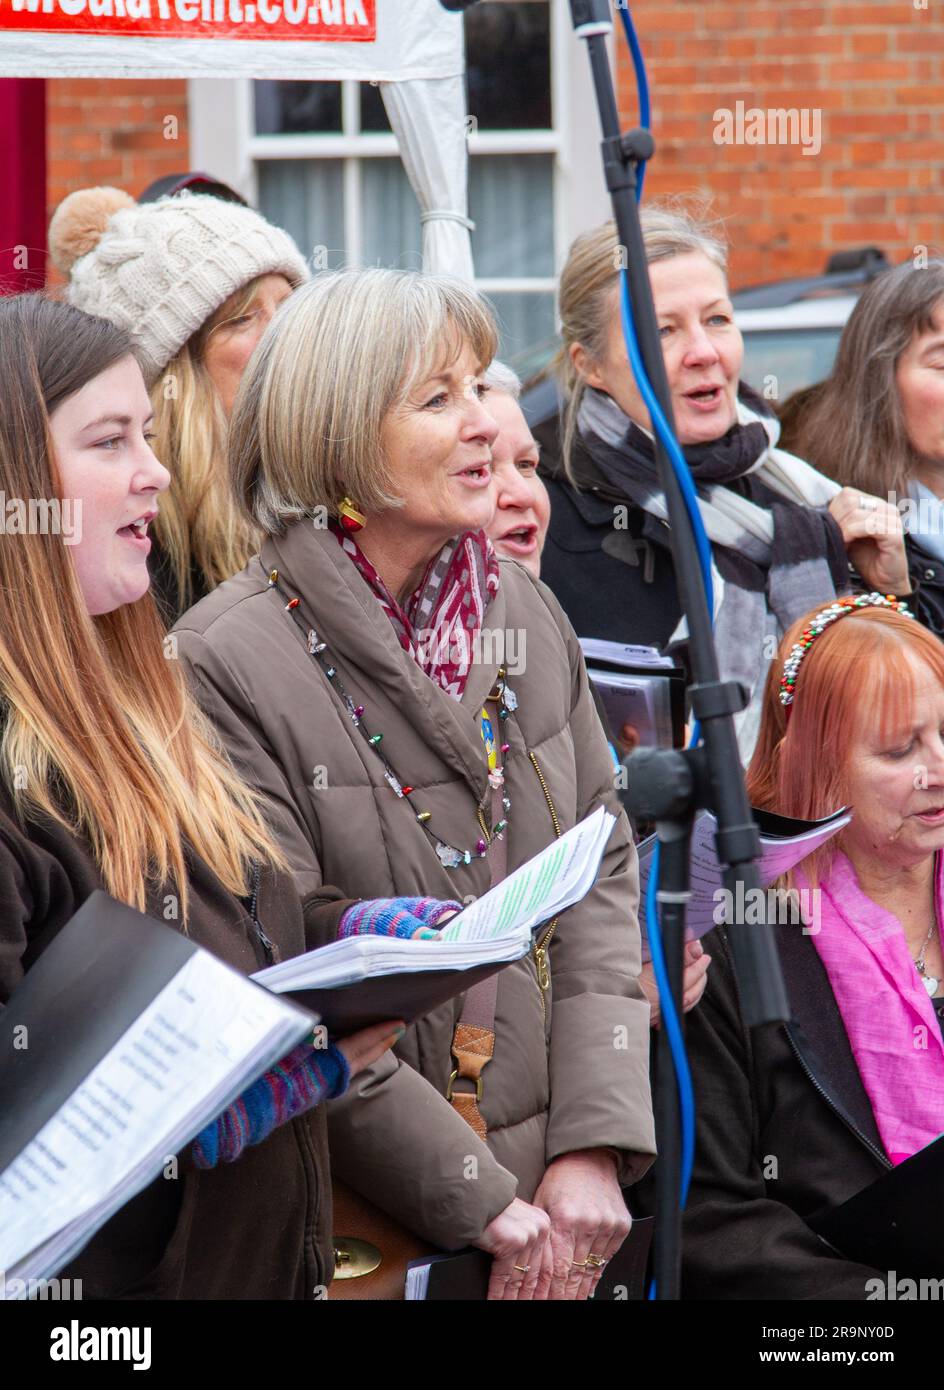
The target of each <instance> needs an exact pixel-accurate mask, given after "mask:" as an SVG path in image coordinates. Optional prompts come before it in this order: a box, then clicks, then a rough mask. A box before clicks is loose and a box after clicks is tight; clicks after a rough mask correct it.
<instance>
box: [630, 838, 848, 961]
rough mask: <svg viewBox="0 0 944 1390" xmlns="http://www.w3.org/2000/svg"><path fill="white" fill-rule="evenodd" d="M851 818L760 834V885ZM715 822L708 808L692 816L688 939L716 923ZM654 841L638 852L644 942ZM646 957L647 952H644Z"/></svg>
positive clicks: (718, 881) (718, 884) (718, 869)
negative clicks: (784, 835)
mask: <svg viewBox="0 0 944 1390" xmlns="http://www.w3.org/2000/svg"><path fill="white" fill-rule="evenodd" d="M851 820H852V816H851V815H847V816H841V817H840V818H839V819H838V820H836V821H832V822H831V823H830V824H829V825H827V826H820V827H817V828H814V829H812V830H805V831H804V832H803V833H802V834H801V835H794V836H791V837H790V838H788V839H782V840H774V839H768V838H767V837H766V836H764V835H762V836H761V837H760V843H761V857H760V859H759V860H758V863H757V869H758V873H759V875H760V886H761V887H762V888H768V887H769V886H770V884H771V883H773V881H774V879H777V878H779V877H780V876H781V874H785V873H787V872H788V871H789V870H790V869H792V868H793V867H794V866H795V865H797V864H799V863H800V861H801V860H802V859H805V858H806V856H807V855H808V854H812V853H813V851H814V850H815V849H818V848H819V847H820V845H824V844H825V843H826V842H827V840H831V839H832V837H833V836H834V835H835V834H836V833H837V832H838V831H840V830H842V829H843V827H844V826H846V825H848V824H849V822H850V821H851ZM717 829H718V823H717V821H716V820H715V818H714V816H713V815H711V813H710V812H708V811H702V812H701V814H700V815H699V816H697V817H696V820H695V825H694V828H693V831H692V853H691V860H690V869H689V872H690V876H691V890H692V897H691V901H690V902H689V904H688V907H687V910H686V914H685V925H686V936H687V937H688V939H689V940H692V939H693V938H698V937H701V936H704V935H705V933H706V932H709V931H711V929H712V927H715V926H717V925H718V923H717V922H716V921H715V911H716V908H717V906H718V902H719V900H718V899H716V897H715V894H716V893H717V891H718V889H719V888H721V887H722V886H723V885H722V881H721V866H720V864H719V863H718V856H717V854H716V853H715V834H716V833H717ZM654 847H655V846H654V843H653V844H650V845H648V846H647V847H646V848H645V849H644V850H642V851H641V852H640V856H639V885H640V886H639V926H640V930H641V931H642V934H643V940H644V942H645V941H646V940H647V931H646V928H647V923H646V890H647V888H648V885H649V872H650V869H651V867H652V854H653V849H654ZM647 959H648V956H647Z"/></svg>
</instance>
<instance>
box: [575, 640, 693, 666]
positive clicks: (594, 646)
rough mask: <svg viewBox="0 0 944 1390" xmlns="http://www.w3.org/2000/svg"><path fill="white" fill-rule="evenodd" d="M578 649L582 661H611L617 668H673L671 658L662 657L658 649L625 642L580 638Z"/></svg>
mask: <svg viewBox="0 0 944 1390" xmlns="http://www.w3.org/2000/svg"><path fill="white" fill-rule="evenodd" d="M580 649H581V651H582V652H583V655H584V660H585V661H586V662H587V663H588V664H589V662H591V661H612V662H613V664H614V665H618V666H674V664H675V663H674V662H673V660H672V658H671V657H669V656H663V655H662V653H661V652H660V651H659V648H658V647H637V646H633V645H631V644H629V643H625V642H606V641H604V640H603V638H600V637H581V638H580Z"/></svg>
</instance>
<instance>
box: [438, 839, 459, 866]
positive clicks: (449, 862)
mask: <svg viewBox="0 0 944 1390" xmlns="http://www.w3.org/2000/svg"><path fill="white" fill-rule="evenodd" d="M436 853H437V854H438V855H439V860H440V863H441V864H442V865H443V867H444V868H446V869H458V867H459V865H460V864H461V863H462V862H463V856H462V854H461V853H460V852H459V850H457V849H453V847H452V845H444V844H443V842H442V840H440V841H439V842H438V844H437V845H436Z"/></svg>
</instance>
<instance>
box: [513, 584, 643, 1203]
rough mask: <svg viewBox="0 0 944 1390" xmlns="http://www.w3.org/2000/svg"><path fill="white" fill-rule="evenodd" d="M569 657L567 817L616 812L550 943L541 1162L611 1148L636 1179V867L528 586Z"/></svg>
mask: <svg viewBox="0 0 944 1390" xmlns="http://www.w3.org/2000/svg"><path fill="white" fill-rule="evenodd" d="M538 588H539V591H540V593H541V596H542V598H543V599H544V601H545V603H547V606H548V608H549V609H550V611H551V613H552V615H553V617H554V618H555V621H556V622H557V623H558V625H559V627H560V628H561V632H562V634H563V636H564V640H565V643H566V646H567V651H568V655H569V659H570V669H571V688H572V704H571V712H570V730H571V734H572V736H573V744H574V756H575V761H576V768H577V817H578V819H581V818H583V817H584V816H588V815H589V814H590V813H591V812H592V811H594V810H596V808H597V807H598V806H600V805H604V806H605V807H606V808H607V810H608V811H610V812H612V813H613V814H614V815H615V816H616V817H617V821H616V825H615V826H614V827H613V833H612V835H611V837H610V841H609V844H608V845H607V848H606V852H605V854H604V857H603V862H602V864H601V866H600V873H599V876H598V878H597V882H596V883H595V884H594V886H593V888H591V890H590V892H589V893H588V894H587V896H586V897H585V898H584V899H583V901H582V902H580V903H578V904H577V905H576V906H575V907H573V908H571V909H570V911H569V912H567V913H565V914H564V916H563V917H562V918H561V921H560V923H559V925H558V928H557V931H556V933H555V935H554V937H553V938H552V941H551V949H550V957H551V979H552V980H553V991H554V995H553V1012H552V1015H551V1019H552V1022H551V1048H550V1079H551V1106H550V1116H549V1124H548V1131H547V1154H546V1157H547V1161H548V1163H550V1162H551V1160H552V1159H554V1158H557V1157H558V1156H559V1155H561V1154H565V1153H570V1152H572V1151H574V1150H576V1149H589V1148H612V1149H615V1150H617V1151H618V1152H619V1153H620V1155H621V1160H622V1161H621V1163H620V1172H619V1177H620V1182H621V1183H622V1184H623V1186H628V1185H629V1184H630V1183H633V1182H636V1181H638V1179H639V1178H640V1177H641V1176H642V1174H643V1173H645V1171H646V1169H647V1168H648V1167H649V1166H650V1164H651V1163H652V1160H653V1157H654V1155H655V1130H654V1125H653V1118H652V1101H651V1098H650V1090H649V1032H650V1030H649V1004H648V1002H647V1000H646V998H645V996H644V995H643V992H642V989H641V988H640V985H639V979H638V977H639V971H640V968H641V952H640V935H639V921H638V916H637V908H638V904H639V868H638V861H637V857H636V849H635V846H634V845H633V840H632V834H631V832H630V828H629V822H628V820H627V818H626V815H625V812H624V811H623V810H622V807H621V806H620V804H619V799H618V797H617V794H616V790H615V787H614V782H613V760H612V757H611V756H610V751H609V748H608V747H607V742H606V735H605V734H604V732H603V729H602V727H601V725H600V719H599V716H598V714H597V711H596V707H595V705H594V703H593V697H592V695H591V693H590V686H589V680H588V677H587V672H586V667H585V666H584V661H583V655H582V653H581V650H580V644H579V643H578V641H577V638H576V637H575V636H574V632H573V629H572V628H571V626H570V624H569V622H568V621H567V619H566V618H565V616H564V614H563V612H562V611H561V609H560V606H559V605H558V603H557V600H556V599H555V598H554V597H553V595H552V594H551V593H550V590H548V589H546V588H545V587H544V585H539V586H538Z"/></svg>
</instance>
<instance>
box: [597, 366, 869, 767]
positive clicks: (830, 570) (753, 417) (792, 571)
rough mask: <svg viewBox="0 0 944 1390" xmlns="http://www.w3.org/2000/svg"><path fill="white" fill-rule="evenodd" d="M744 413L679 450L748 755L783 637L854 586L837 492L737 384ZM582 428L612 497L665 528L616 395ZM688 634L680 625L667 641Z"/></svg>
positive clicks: (643, 457) (650, 460)
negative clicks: (740, 702)
mask: <svg viewBox="0 0 944 1390" xmlns="http://www.w3.org/2000/svg"><path fill="white" fill-rule="evenodd" d="M748 401H750V404H748ZM762 412H763V413H762ZM737 414H738V423H737V424H735V425H733V426H732V428H731V429H730V430H728V432H727V433H726V434H725V435H723V436H722V437H721V438H720V439H718V440H714V441H712V442H711V443H709V444H699V445H694V446H690V447H687V448H685V449H683V450H682V452H683V454H684V456H685V460H686V462H687V463H688V465H689V468H690V469H691V473H692V478H693V480H694V483H695V487H696V490H697V493H698V505H699V509H700V511H701V515H702V520H703V521H704V524H705V530H706V531H707V533H708V538H709V540H710V541H711V547H712V557H713V569H712V580H713V583H714V600H715V613H714V617H715V646H716V648H717V651H718V664H719V666H720V670H721V678H722V680H738V681H741V682H742V684H744V685H745V686H746V687H747V689H748V690H749V691H750V692H751V701H750V704H749V706H748V708H747V709H746V710H744V711H743V712H742V713H741V714H740V715H739V716H738V717H737V727H738V743H739V746H740V749H741V754H742V757H743V758H744V759H745V760H747V758H748V757H749V756H750V753H751V751H752V750H753V747H754V743H755V741H756V737H757V728H758V724H759V719H760V706H761V700H762V696H763V687H764V680H765V678H766V674H767V669H768V665H769V662H770V660H771V659H772V658H773V656H774V655H775V654H776V649H777V645H778V644H779V640H780V637H781V636H782V635H783V633H784V631H785V630H786V629H787V628H788V627H789V626H790V624H791V623H792V622H794V621H795V619H797V618H799V617H800V616H802V614H804V613H806V612H808V610H809V609H810V608H813V607H814V606H816V605H820V604H824V603H828V602H829V601H830V600H831V599H833V598H835V596H836V594H837V593H843V592H845V591H846V590H847V589H848V587H849V584H848V563H847V560H846V553H845V548H844V546H843V541H842V535H841V533H840V530H839V527H838V525H837V524H836V523H835V522H834V521H833V519H832V517H831V516H830V515H829V514H828V512H827V510H826V507H827V505H828V503H829V501H830V499H831V498H832V497H834V496H835V494H836V493H837V492H838V491H839V485H838V484H837V483H834V482H833V481H832V480H831V479H829V478H826V477H824V475H823V474H822V473H817V471H816V470H815V469H814V468H811V467H810V465H809V464H808V463H804V462H803V460H802V459H799V458H797V457H796V456H795V455H793V454H788V453H787V452H786V451H785V450H783V449H778V448H777V447H776V446H777V440H778V439H779V437H780V422H779V421H778V420H777V419H776V418H775V417H774V416H772V415H770V414H769V413H767V412H766V409H765V407H764V404H763V402H762V401H761V400H760V398H759V397H757V396H755V395H754V393H753V392H752V391H750V389H749V388H745V387H743V386H742V387H741V388H740V391H739V399H738V403H737ZM577 424H578V429H579V431H580V437H581V440H582V442H583V444H584V446H585V448H586V449H587V451H588V453H589V455H590V457H591V459H592V461H593V463H594V464H595V465H596V468H597V470H598V471H599V472H600V473H601V474H602V475H603V477H604V478H605V480H606V482H607V484H608V486H609V490H610V492H611V494H613V495H614V496H615V495H617V494H618V495H619V496H620V497H621V498H624V499H625V500H626V501H628V502H630V503H632V504H634V505H635V506H637V507H639V508H640V509H641V510H642V511H644V512H647V513H648V514H649V515H650V516H654V517H658V518H660V519H662V520H666V521H667V520H668V508H667V506H666V501H665V496H664V494H663V492H662V490H661V488H660V486H659V478H658V468H657V465H656V459H655V451H654V449H653V441H652V436H651V435H650V434H649V433H648V432H647V431H646V430H644V429H642V428H641V427H640V426H639V425H637V424H635V423H634V422H633V421H632V420H630V419H629V417H628V416H626V415H624V414H623V412H622V410H621V409H620V408H619V406H618V405H617V404H616V402H615V401H614V400H613V399H612V397H610V396H608V395H606V394H605V393H604V392H602V391H596V390H594V389H592V388H588V389H587V391H586V392H585V394H584V397H583V400H582V401H581V404H580V410H579V413H578V417H577ZM741 478H749V480H750V481H749V483H748V484H747V490H748V491H749V493H750V496H749V497H746V496H744V495H742V493H741V492H739V491H735V490H734V489H733V488H732V487H730V486H729V484H731V483H733V482H735V481H736V480H738V479H741ZM686 637H687V630H686V628H685V620H684V618H683V619H682V622H681V623H680V624H679V627H678V628H677V629H676V631H675V632H674V633H673V634H672V637H671V639H670V642H669V645H670V646H672V645H673V644H677V643H679V642H682V641H684V640H685V639H686Z"/></svg>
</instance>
